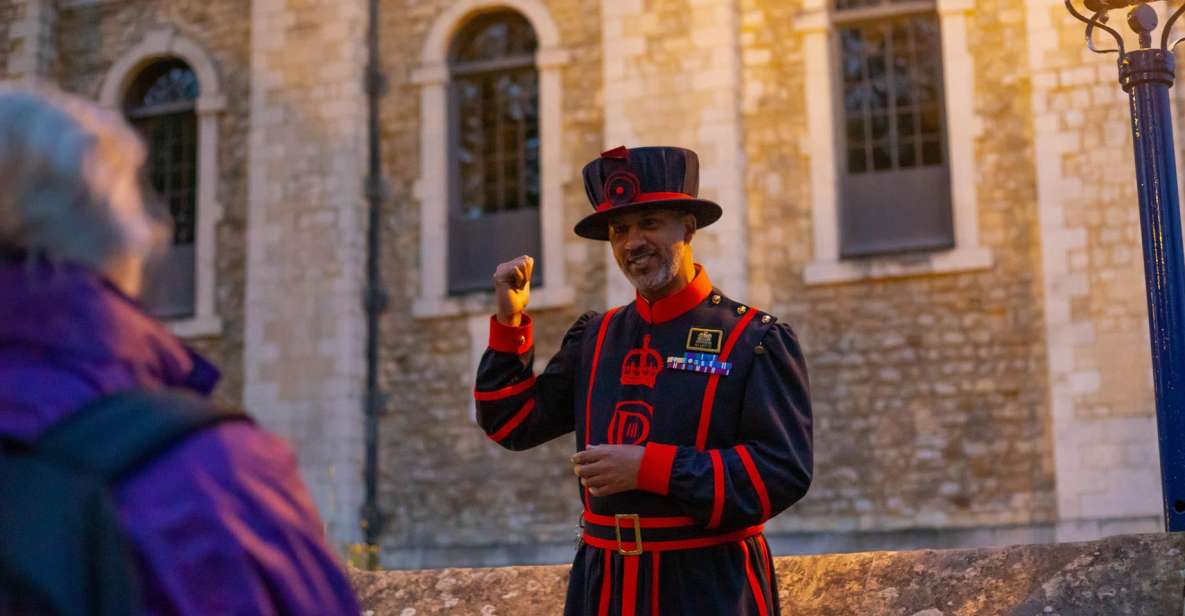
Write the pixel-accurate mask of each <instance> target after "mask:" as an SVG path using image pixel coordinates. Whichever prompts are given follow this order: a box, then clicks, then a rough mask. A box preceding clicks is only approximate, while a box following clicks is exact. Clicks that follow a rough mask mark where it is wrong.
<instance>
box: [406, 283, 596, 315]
mask: <svg viewBox="0 0 1185 616" xmlns="http://www.w3.org/2000/svg"><path fill="white" fill-rule="evenodd" d="M575 301H576V292H575V291H573V290H572V287H569V286H559V287H555V288H549V289H538V290H533V291H531V304H530V306H529V309H530V310H531V311H536V310H547V309H550V308H564V307H567V306H571V305H572V304H573V303H574V302H575ZM496 309H497V308H496V307H495V306H494V296H493V294H492V293H490V292H488V291H479V292H475V293H469V294H467V295H462V296H460V297H420V298H417V299H416V300H415V302H414V303H413V304H412V316H414V317H415V318H417V319H425V320H427V319H438V318H441V317H458V316H469V315H475V314H494V312H495V310H496Z"/></svg>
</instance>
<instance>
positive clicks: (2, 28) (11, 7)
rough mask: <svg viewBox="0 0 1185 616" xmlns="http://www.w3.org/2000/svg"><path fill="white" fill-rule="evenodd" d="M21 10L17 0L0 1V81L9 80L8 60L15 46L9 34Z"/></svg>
mask: <svg viewBox="0 0 1185 616" xmlns="http://www.w3.org/2000/svg"><path fill="white" fill-rule="evenodd" d="M22 8H23V4H21V2H19V1H18V0H0V80H7V79H9V78H10V76H9V69H8V58H9V56H11V55H12V52H13V47H14V46H15V45H16V44H17V42H16V41H14V40H13V37H12V34H11V30H12V24H14V23H16V21H17V20H18V19H20V16H21V14H22Z"/></svg>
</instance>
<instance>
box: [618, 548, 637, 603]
mask: <svg viewBox="0 0 1185 616" xmlns="http://www.w3.org/2000/svg"><path fill="white" fill-rule="evenodd" d="M640 558H641V557H640V556H626V557H624V558H623V559H622V560H623V564H625V573H624V578H625V579H623V580H622V582H621V616H635V615H636V614H637V613H638V560H639V559H640Z"/></svg>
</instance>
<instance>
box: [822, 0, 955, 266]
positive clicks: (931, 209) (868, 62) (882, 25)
mask: <svg viewBox="0 0 1185 616" xmlns="http://www.w3.org/2000/svg"><path fill="white" fill-rule="evenodd" d="M833 19H834V22H835V31H836V34H837V37H838V41H837V44H838V47H839V54H838V58H839V63H838V70H839V80H838V81H839V83H840V84H841V88H842V90H841V94H842V99H841V100H842V103H841V107H842V112H841V113H839V114H838V117H840V118H842V122H843V123H842V125H841V126H842V130H843V132H842V135H841V136H840V140H841V147H839V148H837V152H839V153H840V156H841V158H842V160H841V161H840V169H841V174H840V191H839V194H840V254H841V256H843V257H862V256H871V255H878V254H890V253H897V252H907V251H918V250H936V249H944V248H951V247H953V246H954V241H955V238H954V225H953V217H952V213H951V194H950V167H949V163H948V155H947V144H946V127H945V113H944V105H943V99H944V96H943V90H942V53H941V52H942V50H941V37H940V36H939V26H938V15H937V13H936V10H935V5H934V3H933V2H932V1H927V0H923V1H920V2H918V1H904V2H902V1H892V0H837V3H836V10H835V12H834V16H833Z"/></svg>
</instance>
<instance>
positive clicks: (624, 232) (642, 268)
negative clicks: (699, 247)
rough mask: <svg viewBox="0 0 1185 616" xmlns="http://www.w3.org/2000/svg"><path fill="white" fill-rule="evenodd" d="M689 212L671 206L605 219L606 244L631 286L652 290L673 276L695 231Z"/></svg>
mask: <svg viewBox="0 0 1185 616" xmlns="http://www.w3.org/2000/svg"><path fill="white" fill-rule="evenodd" d="M692 220H693V218H692V216H691V215H689V214H683V213H681V212H676V211H672V210H656V211H650V212H630V213H625V214H621V215H618V216H614V217H613V218H612V219H610V220H609V244H610V245H611V246H612V247H613V257H614V258H615V259H617V266H618V267H620V268H621V271H622V273H624V274H625V277H626V278H628V279H629V281H630V283H631V284H633V285H634V288H636V289H638V290H639V291H641V292H642V293H643V294H656V293H658V292H659V291H661V290H662V289H663V288H664V287H666V286H667V285H669V284H670V283H671V281H672V280H674V278H675V275H676V274H678V272H679V264H680V263H681V262H682V260H683V258H684V255H685V254H686V253H687V251H688V250H690V246H689V245H688V242H689V241H690V240H691V236H692V235H693V234H694V233H695V223H694V222H692Z"/></svg>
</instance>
